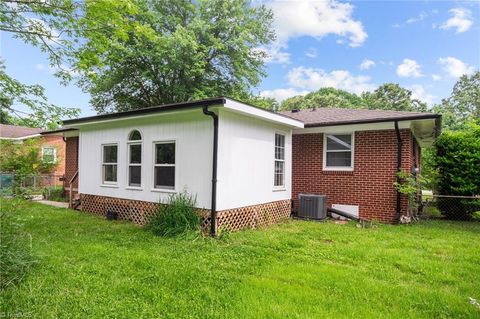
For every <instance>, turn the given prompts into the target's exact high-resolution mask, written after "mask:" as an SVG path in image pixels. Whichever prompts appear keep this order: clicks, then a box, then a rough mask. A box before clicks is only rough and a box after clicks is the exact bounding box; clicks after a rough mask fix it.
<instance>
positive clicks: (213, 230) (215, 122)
mask: <svg viewBox="0 0 480 319" xmlns="http://www.w3.org/2000/svg"><path fill="white" fill-rule="evenodd" d="M203 114H205V115H207V116H211V117H212V119H213V160H212V162H213V167H212V205H211V208H210V236H212V237H215V233H216V228H217V225H216V223H217V157H218V115H217V114H215V113H214V112H212V111H209V110H208V106H207V105H205V106H204V107H203Z"/></svg>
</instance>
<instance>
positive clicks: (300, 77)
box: [287, 66, 375, 94]
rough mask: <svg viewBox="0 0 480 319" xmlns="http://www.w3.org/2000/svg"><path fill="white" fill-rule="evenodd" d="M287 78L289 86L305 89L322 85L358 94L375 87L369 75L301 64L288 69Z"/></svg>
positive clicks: (317, 87) (314, 88)
mask: <svg viewBox="0 0 480 319" xmlns="http://www.w3.org/2000/svg"><path fill="white" fill-rule="evenodd" d="M287 78H288V82H289V83H290V85H291V86H293V87H297V88H302V89H305V90H318V89H319V88H322V87H334V88H337V89H342V90H346V91H349V92H352V93H357V94H360V93H362V92H365V91H372V90H374V89H375V85H374V84H372V83H370V77H368V76H354V75H352V74H351V73H350V72H349V71H346V70H334V71H331V72H325V71H324V70H322V69H314V68H306V67H303V66H301V67H297V68H294V69H292V70H290V72H288V75H287Z"/></svg>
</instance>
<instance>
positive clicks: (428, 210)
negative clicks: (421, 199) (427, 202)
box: [423, 206, 442, 218]
mask: <svg viewBox="0 0 480 319" xmlns="http://www.w3.org/2000/svg"><path fill="white" fill-rule="evenodd" d="M423 213H424V214H425V215H426V216H428V217H433V218H439V217H442V212H441V211H440V210H439V209H438V208H437V207H435V206H427V207H425V208H424V209H423Z"/></svg>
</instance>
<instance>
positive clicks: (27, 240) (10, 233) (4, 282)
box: [0, 199, 34, 290]
mask: <svg viewBox="0 0 480 319" xmlns="http://www.w3.org/2000/svg"><path fill="white" fill-rule="evenodd" d="M21 205H22V201H21V200H19V199H13V200H6V199H0V230H1V231H0V289H2V290H3V289H5V288H7V287H9V286H12V285H15V284H16V283H18V282H19V281H20V280H21V279H22V278H23V277H24V276H25V275H26V274H27V273H28V271H29V270H30V268H31V267H32V266H33V264H34V258H33V256H32V251H31V237H30V234H28V233H27V232H25V230H24V228H23V224H22V223H21V221H20V220H19V219H18V217H17V216H16V214H15V212H16V210H18V209H19V208H20V207H21Z"/></svg>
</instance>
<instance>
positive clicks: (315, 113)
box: [280, 108, 440, 127]
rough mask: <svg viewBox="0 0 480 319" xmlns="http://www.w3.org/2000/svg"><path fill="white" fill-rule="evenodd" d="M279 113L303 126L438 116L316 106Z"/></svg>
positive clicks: (433, 116) (437, 115)
mask: <svg viewBox="0 0 480 319" xmlns="http://www.w3.org/2000/svg"><path fill="white" fill-rule="evenodd" d="M280 114H283V115H286V116H288V117H291V118H293V119H296V120H299V121H302V122H304V123H305V127H313V126H331V125H342V124H354V123H375V122H387V121H394V120H413V119H427V118H438V117H440V115H439V114H434V113H426V112H401V111H383V110H353V109H340V108H318V109H304V110H297V111H283V112H280Z"/></svg>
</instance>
